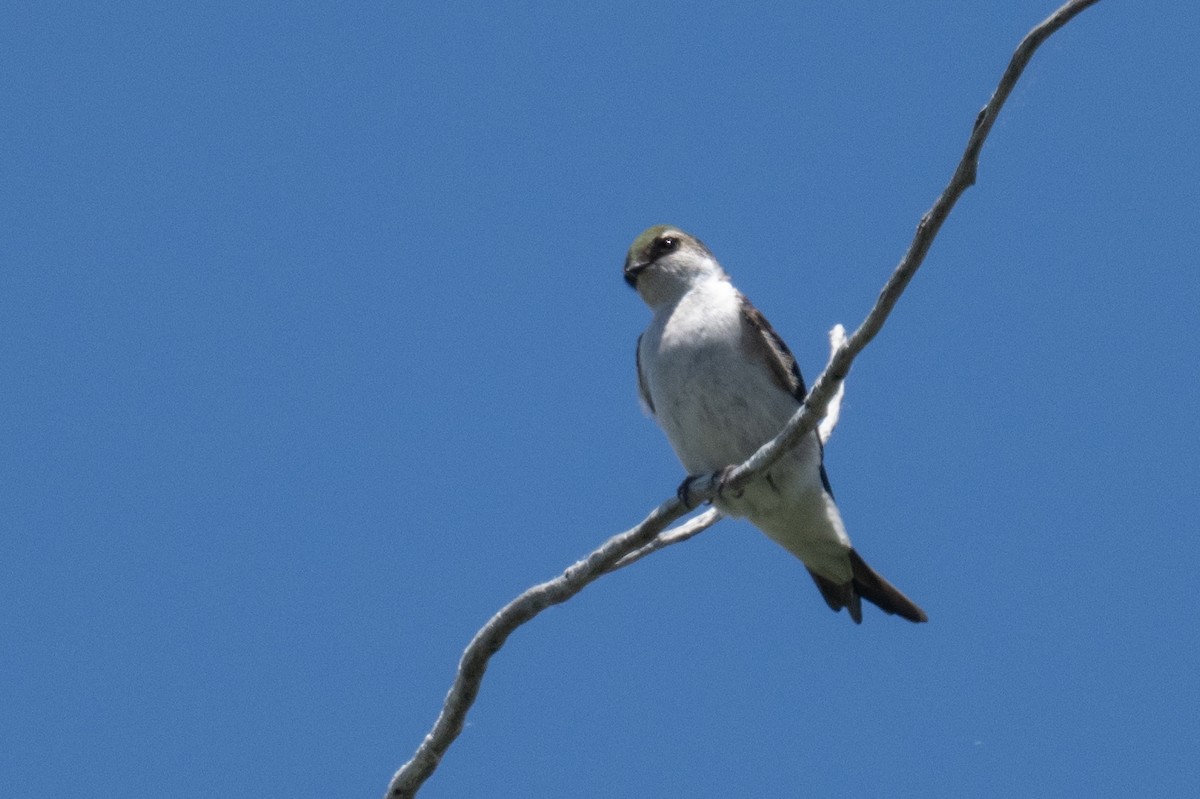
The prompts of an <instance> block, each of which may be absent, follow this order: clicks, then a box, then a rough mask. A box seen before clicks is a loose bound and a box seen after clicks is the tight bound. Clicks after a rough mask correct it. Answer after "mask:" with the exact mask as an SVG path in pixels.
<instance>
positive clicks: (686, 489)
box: [675, 474, 706, 510]
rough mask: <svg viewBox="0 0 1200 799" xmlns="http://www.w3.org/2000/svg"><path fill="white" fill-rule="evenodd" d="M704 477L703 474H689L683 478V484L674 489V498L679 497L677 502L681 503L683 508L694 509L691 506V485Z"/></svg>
mask: <svg viewBox="0 0 1200 799" xmlns="http://www.w3.org/2000/svg"><path fill="white" fill-rule="evenodd" d="M705 476H706V475H703V474H689V475H688V476H687V477H685V478H683V482H682V483H680V484H679V488H677V489H675V496H677V497H679V501H680V502H682V503H683V507H685V508H687V509H688V510H691V509H692V508H694V507H696V506H695V505H693V504H692V483H693V482H695V481H696V480H699V479H701V478H702V477H705Z"/></svg>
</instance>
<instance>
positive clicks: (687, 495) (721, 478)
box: [675, 466, 742, 510]
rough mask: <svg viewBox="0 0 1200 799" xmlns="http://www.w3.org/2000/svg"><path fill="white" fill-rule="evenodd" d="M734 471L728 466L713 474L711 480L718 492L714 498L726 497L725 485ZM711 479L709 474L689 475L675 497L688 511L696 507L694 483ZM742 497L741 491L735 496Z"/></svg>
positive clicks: (680, 485) (676, 491)
mask: <svg viewBox="0 0 1200 799" xmlns="http://www.w3.org/2000/svg"><path fill="white" fill-rule="evenodd" d="M733 469H734V467H732V466H726V467H724V468H723V469H720V470H718V471H716V472H713V473H712V475H711V479H712V480H713V482H714V483H715V485H716V487H717V490H716V491H715V492H714V496H716V497H721V496H723V495H724V493H725V484H726V482H728V480H729V475H730V474H732V473H733ZM709 477H710V475H707V474H689V475H688V476H687V477H685V478H684V480H683V482H682V483H680V484H679V488H678V489H676V490H675V496H677V497H679V501H680V502H682V503H683V507H685V508H687V509H688V510H691V509H692V508H694V507H696V503H694V502H692V483H694V482H696V481H697V480H704V479H707V478H709ZM741 495H742V492H741V491H738V492H737V493H736V494H735V496H738V497H740V496H741Z"/></svg>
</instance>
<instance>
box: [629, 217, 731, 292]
mask: <svg viewBox="0 0 1200 799" xmlns="http://www.w3.org/2000/svg"><path fill="white" fill-rule="evenodd" d="M710 278H718V279H725V273H724V272H723V271H722V270H721V265H720V264H719V263H717V259H716V258H714V257H713V254H712V253H711V252H709V249H708V248H707V247H705V246H704V243H703V242H701V241H700V239H698V238H696V237H695V236H692V235H689V234H687V233H684V232H683V231H682V230H680V229H679V228H675V227H671V226H670V225H655V226H654V227H652V228H650V229H648V230H646V231H644V232H643V233H642V235H640V236H638V237H637V238H636V239H634V240H633V246H631V247H630V248H629V255H627V256H626V257H625V282H626V283H628V284H629V285H630V286H633V288H635V289H637V293H638V294H640V295H641V297H642V299H643V300H645V301H646V304H647V305H649V306H650V307H651V308H655V307H658V306H659V305H662V304H664V303H668V302H673V301H674V300H677V299H679V298H680V297H682V296H683V295H684V294H685V293H687V291H688V289H690V288H691V287H692V286H694V285H695V284H696V283H697V282H699V281H701V280H705V279H710Z"/></svg>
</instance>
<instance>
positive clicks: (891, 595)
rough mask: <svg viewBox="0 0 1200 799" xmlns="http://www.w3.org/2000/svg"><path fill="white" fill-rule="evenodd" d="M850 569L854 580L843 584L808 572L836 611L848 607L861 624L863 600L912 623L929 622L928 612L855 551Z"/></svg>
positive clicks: (856, 622)
mask: <svg viewBox="0 0 1200 799" xmlns="http://www.w3.org/2000/svg"><path fill="white" fill-rule="evenodd" d="M850 568H851V570H852V572H853V577H851V579H850V582H848V583H842V584H841V585H838V584H837V583H835V582H833V581H832V580H830V579H828V578H826V577H822V576H821V575H819V574H817V573H816V572H814V571H813V570H812V569H809V570H808V573H809V574H811V575H812V578H813V581H814V582H816V584H817V588H819V589H821V596H823V597H824V598H825V603H826V604H827V605H829V607H831V608H833V610H834V611H835V612H836V611H839V610H841V609H842V608H848V609H849V611H850V618H852V619H854V623H855V624H862V600H863V599H865V600H867V601H868V602H870V603H871V604H873V605H875V606H877V607H878V608H879V609H880V610H882V611H883V612H884V613H888V614H895V615H897V616H901V617H903V618H905V619H908V620H909V621H912V622H922V621H929V617H928V616H926V615H925V611H923V610H921V609H920V608H919V607H917V605H916V603H915V602H913V601H912V600H911V599H909V598H908V597H906V596H905V595H904V594H902V593H900V589H898V588H896V586H894V585H892V584H891V583H889V582H888V581H887V580H885V579H883V577H882V576H880V574H879V572H877V571H875V570H874V569H872V568H871V567H870V566H868V565H867V562H866V561H865V560H863V559H862V558H861V557H859V554H858V553H857V552H855V551H854V550H853V549H851V550H850ZM860 598H861V599H860Z"/></svg>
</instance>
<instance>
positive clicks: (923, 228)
mask: <svg viewBox="0 0 1200 799" xmlns="http://www.w3.org/2000/svg"><path fill="white" fill-rule="evenodd" d="M1098 1H1099V0H1071V2H1068V3H1066V4H1064V5H1063V6H1062V7H1061V8H1059V9H1058V10H1057V11H1055V12H1054V13H1053V14H1052V15H1050V17H1049V18H1047V19H1046V20H1045V21H1043V22H1042V23H1041V24H1039V25H1038V26H1036V27H1035V28H1034V29H1033V30H1031V31H1030V32H1029V33H1028V34H1027V35H1026V36H1025V38H1024V39H1022V40H1021V43H1020V44H1019V45H1018V46H1017V49H1016V51H1015V52H1014V53H1013V56H1012V59H1011V61H1010V62H1009V64H1008V68H1007V69H1006V70H1005V71H1004V75H1003V76H1002V77H1001V79H1000V82H999V84H998V85H997V86H996V90H995V91H994V92H993V93H992V97H991V99H990V100H988V102H987V105H985V106H984V107H983V110H981V111H980V112H979V114H978V116H977V117H976V118H975V125H974V127H973V129H972V131H971V136H970V138H969V139H968V140H967V147H966V150H965V152H964V153H963V156H962V159H961V160H960V161H959V163H958V166H957V168H956V169H955V170H954V175H953V176H952V177H951V178H950V182H949V183H948V184H947V185H946V188H945V189H944V190H943V191H942V193H941V195H940V196H939V197H938V199H937V202H935V203H934V204H933V207H932V208H930V209H929V211H927V212H926V213H925V215H924V216H922V217H921V221H920V223H919V224H918V225H917V230H916V234H915V235H914V236H913V240H912V243H911V244H910V245H909V248H908V252H906V253H905V255H904V258H903V259H901V261H900V263H899V265H898V266H897V267H896V269H895V271H894V272H893V273H892V276H891V277H890V278H889V279H888V281H887V283H886V284H885V285H884V287H883V291H882V292H880V295H879V299H878V300H877V301H876V303H875V307H874V308H872V309H871V312H870V313H869V314H867V317H866V319H865V320H863V323H862V324H861V325H860V326H859V328H858V329H857V330H855V331H854V333H853V334H852V335H851V336H850V337H849V338H848V339H846V341H845V342H844V343H843V344H841V345H840V346H838V347H836V348H835V350H834V352H833V355H832V357H831V358H830V360H829V364H828V365H827V366H826V367H825V370H824V371H823V372H822V373H821V375H820V376H819V377H818V378H817V380H816V382H815V383H813V386H812V389H811V390H810V391H809V392H808V396H807V397H806V398H805V400H804V403H803V405H802V406H801V408H800V410H798V411H797V412H796V414H795V415H794V416H793V417H792V418H791V420H790V421H789V422H788V424H787V426H786V427H784V429H783V430H782V431H781V432H780V433H779V435H777V436H776V437H775V438H773V439H772V440H771V441H769V442H767V443H766V444H764V445H763V446H762V447H761V448H760V449H759V450H758V451H757V452H755V453H754V454H753V455H752V456H750V458H749V459H747V460H746V461H745V462H744V463H742V464H740V465H737V466H736V467H735V468H734V469H733V470H732V471H730V472H728V473H726V476H725V480H724V482H723V483H722V482H721V481H720V480H719V479H718V477H717V475H715V474H714V475H707V476H705V477H702V478H698V479H697V480H695V481H693V484H692V486H691V490H690V492H689V494H690V497H691V498H693V499H694V500H696V501H697V502H703V501H707V500H710V499H712V498H713V496H715V494H716V492H717V491H718V490H737V489H738V488H741V487H744V486H745V485H746V484H747V483H749V482H750V481H751V480H753V479H754V477H755V476H757V475H759V474H761V473H762V472H763V471H765V470H767V469H769V468H770V467H771V465H772V464H774V463H775V461H777V460H778V459H779V458H780V456H782V455H783V453H785V452H786V451H787V450H788V448H790V447H791V446H793V445H794V444H795V443H796V442H798V441H799V440H800V439H801V438H802V437H803V436H804V435H805V434H807V433H808V432H809V431H811V430H813V429H814V428H815V427H816V426H817V425H818V423H819V422H820V421H821V419H822V417H824V416H825V415H826V412H827V410H828V409H829V407H830V404H831V403H832V402H833V401H834V399H835V396H836V395H838V392H839V390H840V387H841V385H842V383H843V382H844V381H845V379H846V375H847V374H848V373H849V372H850V366H851V364H852V363H853V362H854V359H855V358H856V357H857V356H858V354H859V353H860V352H862V350H863V348H864V347H866V346H867V344H868V343H870V341H871V339H873V338H874V337H875V335H876V334H877V333H878V332H879V331H880V329H882V327H883V324H884V322H885V321H886V320H887V317H888V315H889V314H890V313H891V311H892V308H894V307H895V305H896V302H897V301H898V300H899V299H900V295H901V294H902V293H903V292H904V289H905V287H906V286H907V285H908V283H909V281H910V280H912V277H913V275H914V274H916V271H917V269H918V267H920V265H921V262H922V261H923V260H924V259H925V255H926V253H927V252H928V251H929V247H930V245H932V243H933V240H934V237H936V236H937V233H938V231H939V230H940V229H941V227H942V223H943V222H945V221H946V218H947V216H949V214H950V211H951V210H952V209H953V208H954V204H955V203H956V202H957V201H958V198H959V197H960V196H962V193H963V192H964V191H966V190H967V188H968V187H970V186H972V185H974V183H975V176H976V169H977V167H978V164H979V153H980V150H981V149H982V147H983V143H984V141H985V140H986V139H987V136H988V133H989V132H990V131H991V129H992V125H993V124H994V123H995V121H996V117H997V115H998V114H999V113H1000V109H1001V108H1002V107H1003V105H1004V102H1005V100H1007V99H1008V96H1009V94H1010V93H1011V92H1012V89H1013V87H1014V86H1015V85H1016V83H1017V80H1018V79H1019V78H1020V76H1021V73H1022V72H1023V71H1024V69H1025V66H1026V65H1027V64H1028V63H1029V59H1030V58H1032V57H1033V53H1034V51H1035V50H1037V48H1038V46H1039V45H1041V44H1042V42H1044V41H1045V40H1046V39H1047V38H1049V37H1050V36H1051V35H1052V34H1054V32H1055V31H1057V30H1059V29H1060V28H1062V27H1063V26H1064V25H1066V24H1067V23H1068V22H1070V21H1071V20H1072V19H1073V18H1074V17H1075V16H1076V15H1077V14H1079V13H1080V12H1081V11H1083V10H1084V9H1086V8H1087V7H1089V6H1091V5H1094V4H1095V3H1096V2H1098ZM687 510H688V509H687V508H685V507H684V506H683V504H682V503H681V502H680V501H679V500H678V499H677V498H676V497H671V498H670V499H668V500H666V501H665V502H663V503H662V504H661V505H659V506H658V507H657V508H655V509H654V510H653V511H651V513H650V515H649V516H647V517H646V518H645V519H644V520H642V522H641V523H640V524H638V525H637V526H636V527H633V528H632V529H630V530H627V531H625V532H623V533H621V534H619V535H616V536H614V537H612V538H610V539H609V540H608V541H606V542H605V543H604V544H603V545H602V546H601V547H600V548H599V549H597V550H596V551H595V552H593V553H591V554H590V555H588V556H587V557H586V558H584V559H583V560H581V561H579V562H578V563H575V564H574V565H572V566H571V567H570V568H568V569H567V570H566V571H564V572H563V573H562V574H561V575H559V576H558V577H556V578H554V579H553V580H550V581H548V582H545V583H542V584H541V585H536V586H534V587H532V588H530V589H528V590H527V591H525V592H524V593H523V594H521V595H520V596H519V597H517V598H516V599H514V600H513V601H512V602H510V603H508V604H507V605H505V606H504V607H503V608H502V609H501V610H500V612H499V613H497V614H496V615H495V616H493V617H492V618H491V619H490V620H489V621H488V623H487V624H485V625H484V626H483V628H482V629H481V630H480V631H479V632H478V633H476V634H475V637H474V638H473V639H471V643H470V644H469V645H468V646H467V648H466V651H464V652H463V656H462V659H461V660H460V661H459V664H458V674H457V675H456V676H455V679H454V684H453V685H452V686H451V687H450V692H449V694H448V695H447V696H446V701H445V703H444V705H443V706H442V712H441V714H440V715H439V716H438V718H437V721H436V722H435V723H434V725H433V729H432V730H430V732H429V734H427V735H426V736H425V739H424V740H423V741H422V742H421V745H420V746H419V747H418V748H417V751H416V753H414V755H413V757H412V759H411V760H409V761H408V762H407V763H405V764H404V766H402V767H401V768H400V770H399V771H397V772H396V775H395V776H394V777H393V778H392V781H391V784H390V785H389V786H388V790H387V796H388V797H390V798H391V799H401V798H402V797H412V796H415V795H416V792H417V791H418V790H419V789H420V787H421V784H422V783H424V782H425V780H426V779H428V778H429V776H430V775H431V774H433V772H434V770H435V769H436V768H437V766H438V763H439V762H440V761H441V759H442V756H443V755H444V754H445V753H446V750H447V749H449V748H450V745H451V744H452V743H453V742H454V739H455V738H457V737H458V735H459V733H460V732H462V728H463V724H464V722H465V721H466V716H467V711H468V710H469V709H470V707H471V705H472V704H473V703H474V701H475V697H476V695H477V694H478V693H479V687H480V685H481V683H482V681H483V675H484V672H485V671H486V670H487V666H488V661H489V660H490V658H491V656H492V655H493V654H495V653H496V651H497V650H499V649H500V647H501V646H503V645H504V642H505V641H506V640H507V639H508V636H509V635H511V634H512V633H513V631H514V630H516V629H517V628H518V627H520V626H521V625H522V624H524V623H525V622H527V621H529V620H530V619H532V618H533V617H534V616H536V615H537V614H538V613H540V612H542V611H543V610H545V609H546V608H547V607H549V606H551V605H555V604H558V603H560V602H565V601H566V600H568V599H570V598H571V597H573V596H574V595H575V594H577V593H579V592H580V591H581V590H583V588H584V587H585V586H586V585H588V583H590V582H592V581H593V580H595V579H597V578H598V577H600V576H602V575H604V574H607V573H608V572H610V571H614V570H616V569H618V568H621V567H623V566H626V565H628V564H630V563H633V562H634V561H636V560H639V559H640V558H642V557H644V556H645V555H648V554H650V553H651V552H654V551H656V550H657V549H661V548H662V547H664V546H667V545H669V544H671V543H677V542H678V541H682V540H686V539H687V538H690V537H691V536H692V535H695V534H696V533H698V532H700V531H701V530H703V529H705V528H707V527H709V526H711V525H712V524H713V523H715V522H716V521H717V520H719V519H720V515H719V514H718V513H717V512H716V511H715V510H710V511H707V512H706V513H704V514H701V515H700V516H698V517H696V518H695V519H693V520H691V521H690V522H688V523H686V524H684V525H681V526H680V527H678V528H675V529H674V530H670V531H667V532H664V531H665V530H667V526H668V525H669V524H671V522H673V521H675V520H676V519H678V518H679V517H680V516H683V515H684V514H685V513H686V512H687Z"/></svg>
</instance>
